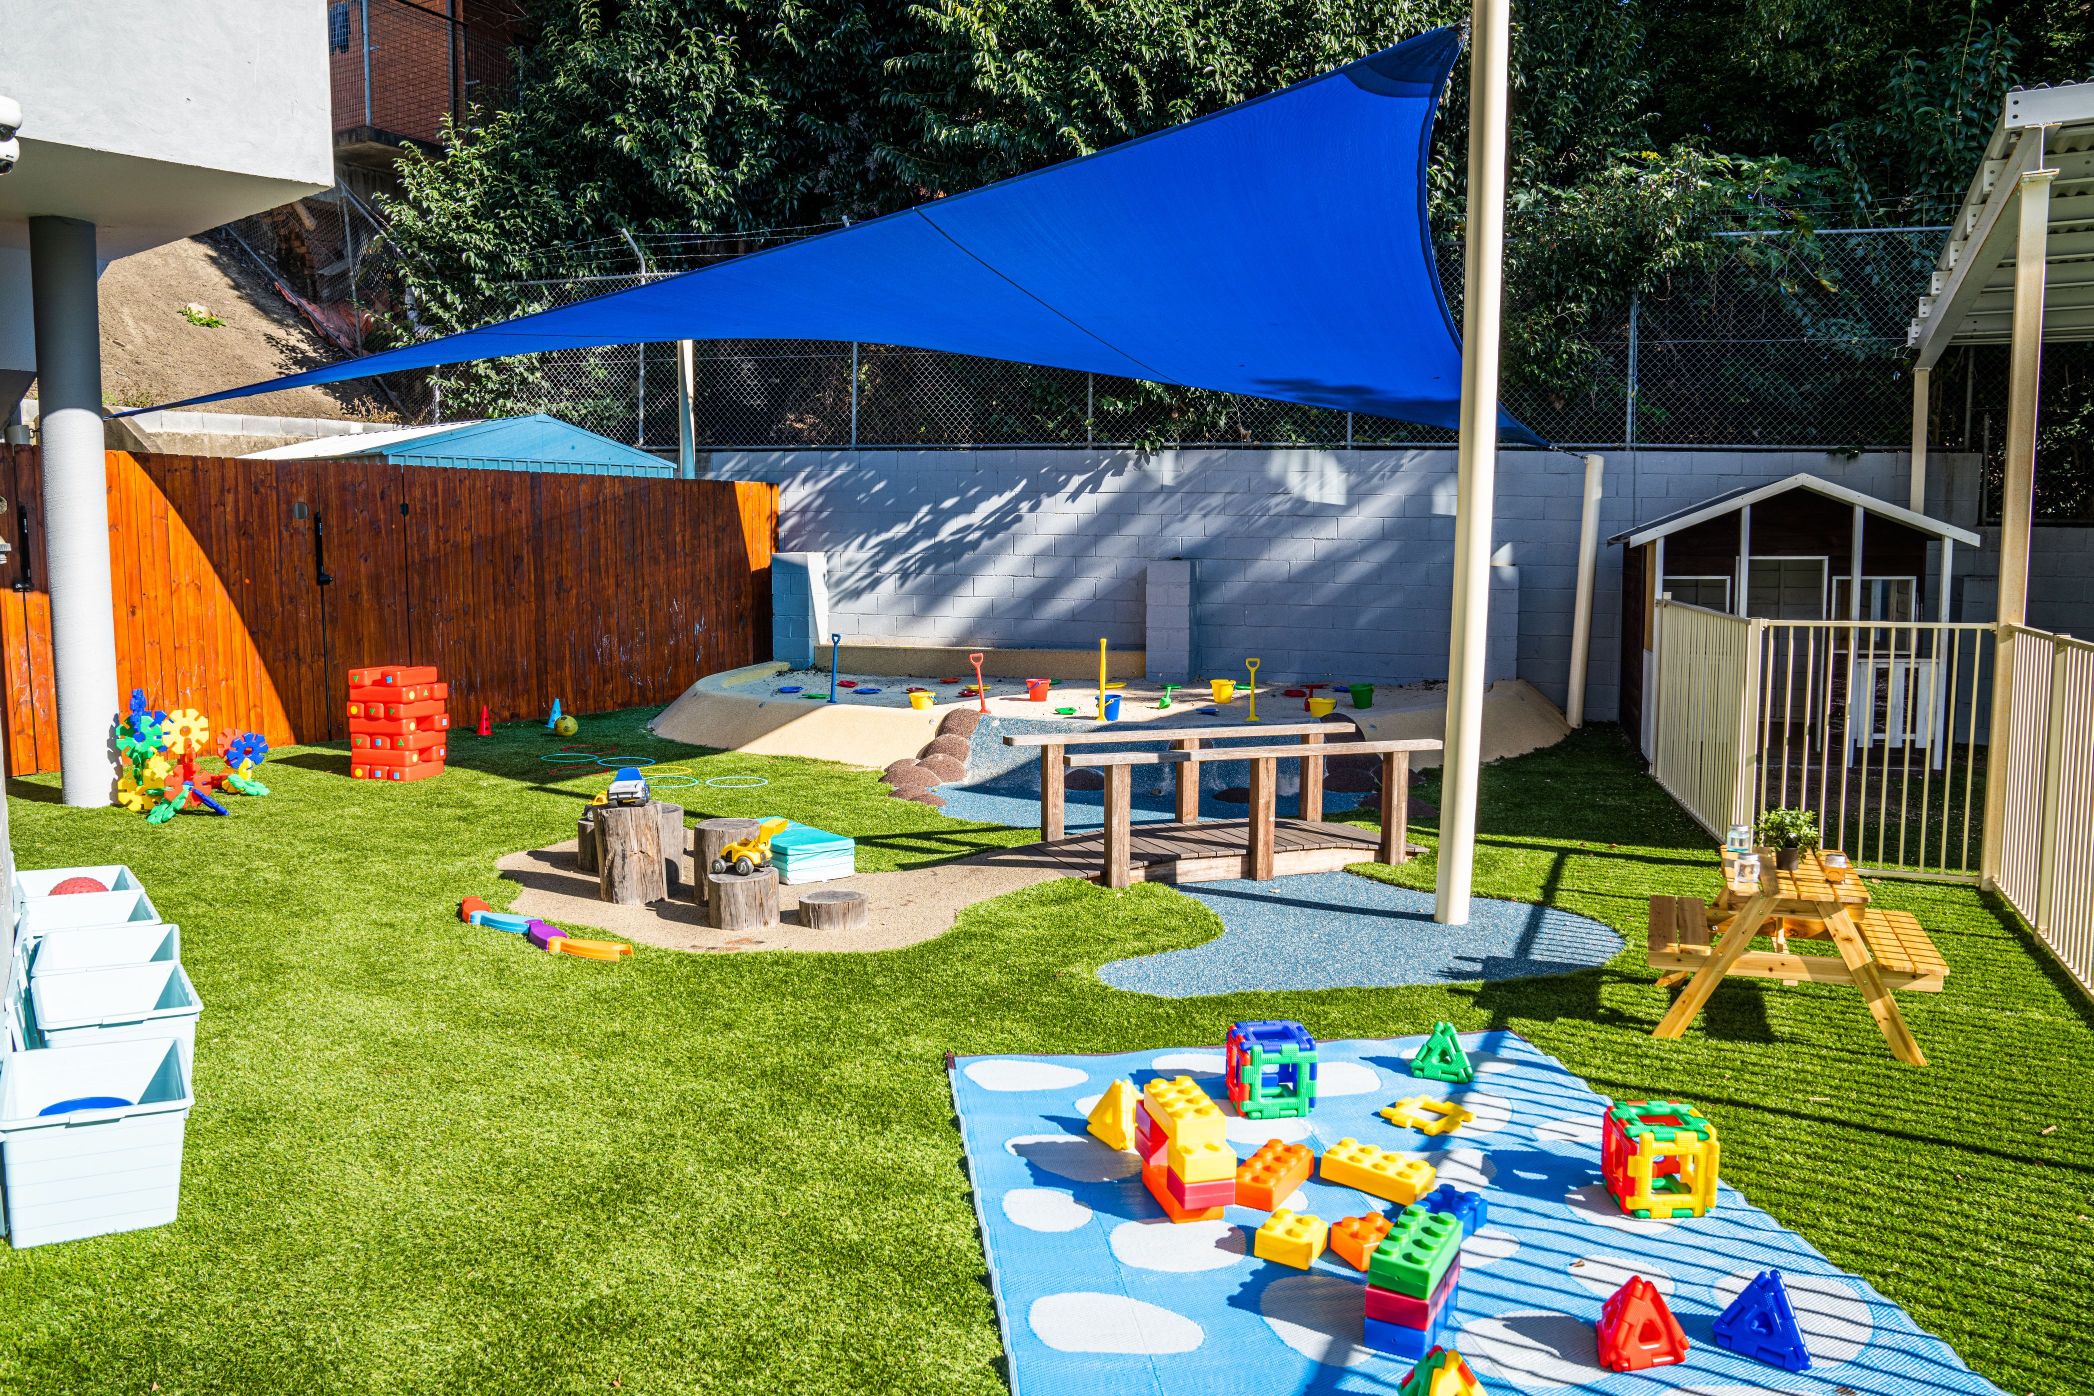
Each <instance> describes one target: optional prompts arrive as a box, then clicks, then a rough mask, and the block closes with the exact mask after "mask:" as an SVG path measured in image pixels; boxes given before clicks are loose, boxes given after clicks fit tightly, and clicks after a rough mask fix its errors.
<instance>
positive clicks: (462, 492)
mask: <svg viewBox="0 0 2094 1396" xmlns="http://www.w3.org/2000/svg"><path fill="white" fill-rule="evenodd" d="M0 452H4V453H0V494H4V495H5V497H6V499H7V502H8V510H7V512H6V513H5V514H4V515H0V527H4V529H5V531H6V536H7V540H8V542H9V544H10V546H11V547H12V549H13V552H12V553H11V555H10V556H9V557H8V558H7V560H6V563H5V564H4V566H0V583H4V584H5V589H4V590H0V682H4V683H5V685H6V693H5V702H4V703H0V721H4V724H5V733H6V740H7V743H8V746H7V754H8V769H9V770H10V771H11V772H14V773H17V774H26V773H30V772H35V771H49V770H56V769H57V766H58V732H57V703H56V696H55V691H54V687H53V683H52V673H51V625H50V609H51V608H50V597H49V594H48V593H47V592H46V591H45V590H44V587H45V585H46V579H45V571H44V543H43V527H42V522H43V519H42V512H43V511H42V491H41V489H40V487H39V475H38V465H37V456H36V452H35V451H34V450H28V449H19V448H17V449H13V450H5V448H0ZM107 469H108V474H109V531H110V551H111V573H112V582H113V585H114V592H115V613H116V615H115V619H116V653H117V681H118V683H119V685H120V686H121V688H122V690H123V691H124V692H125V693H128V692H129V690H130V689H132V688H143V689H145V690H146V692H147V693H148V694H149V695H150V696H151V698H152V699H153V701H154V703H155V704H156V705H157V706H160V707H163V708H173V707H177V706H193V707H197V708H201V709H203V710H204V711H205V712H206V713H207V714H209V715H210V717H211V719H212V721H213V723H214V725H218V726H232V727H236V728H251V729H253V730H255V731H259V732H261V733H262V734H263V735H264V736H266V737H268V739H269V740H270V741H271V742H289V741H328V740H339V739H340V738H342V737H344V736H345V735H346V720H345V716H344V713H343V703H344V701H345V689H346V684H347V679H346V674H347V671H348V670H349V669H351V668H353V667H355V666H357V665H362V664H373V663H389V662H398V663H408V664H433V665H436V666H437V668H438V669H439V670H441V671H442V673H443V675H444V677H445V678H446V679H447V680H448V681H449V682H450V685H451V718H452V722H453V724H454V725H468V724H470V723H472V722H473V721H475V720H476V719H477V718H478V716H479V711H480V705H481V704H483V703H484V704H486V705H487V706H488V708H490V709H491V710H492V711H493V713H494V715H495V717H496V718H497V719H498V720H515V719H518V718H526V717H533V716H537V715H539V714H542V713H543V712H544V711H545V710H546V708H547V707H548V706H549V705H550V704H551V702H552V700H553V699H554V698H559V699H560V700H561V702H562V704H563V705H564V706H565V707H566V708H567V709H568V710H570V711H574V712H594V711H604V710H607V709H612V708H621V707H635V706H641V705H645V704H652V703H666V702H668V701H670V700H671V699H673V698H675V697H676V696H677V695H678V694H680V693H681V692H683V690H684V689H685V688H687V687H688V686H689V685H690V684H691V683H692V682H693V681H694V680H696V679H697V678H699V677H700V676H702V675H704V674H708V673H712V672H714V671H716V670H719V669H728V668H733V667H735V666H737V665H741V664H747V663H750V662H752V661H753V660H755V659H756V658H757V657H758V656H759V654H760V653H767V652H768V649H769V632H770V570H769V569H770V560H771V552H772V549H773V548H774V547H775V545H776V540H777V528H778V516H777V502H778V493H777V487H776V486H773V485H763V484H750V483H743V482H729V481H718V480H661V479H632V478H624V477H605V476H581V475H538V474H525V473H521V472H513V471H498V470H445V469H436V468H430V467H425V466H398V465H383V464H360V463H354V462H341V461H264V460H224V459H208V458H199V457H190V456H156V455H132V454H130V453H127V452H121V451H112V452H110V453H109V454H108V457H107ZM114 716H115V714H113V713H112V714H111V717H112V718H113V717H114Z"/></svg>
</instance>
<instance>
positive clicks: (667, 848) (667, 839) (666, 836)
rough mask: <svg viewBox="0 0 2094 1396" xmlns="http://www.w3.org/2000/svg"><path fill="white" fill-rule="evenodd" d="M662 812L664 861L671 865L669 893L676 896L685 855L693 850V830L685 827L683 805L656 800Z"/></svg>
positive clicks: (656, 804) (681, 877)
mask: <svg viewBox="0 0 2094 1396" xmlns="http://www.w3.org/2000/svg"><path fill="white" fill-rule="evenodd" d="M654 803H655V807H656V808H657V809H659V810H661V812H662V861H663V862H665V863H667V864H668V867H669V895H670V896H672V897H673V896H675V895H676V889H677V886H678V884H679V883H680V882H681V881H682V879H683V857H684V855H685V854H686V853H689V852H690V851H691V831H690V830H689V829H686V828H685V827H684V823H683V806H682V805H672V804H669V803H668V802H667V801H665V800H656V801H655V802H654Z"/></svg>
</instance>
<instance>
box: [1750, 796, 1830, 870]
mask: <svg viewBox="0 0 2094 1396" xmlns="http://www.w3.org/2000/svg"><path fill="white" fill-rule="evenodd" d="M1821 837H1822V835H1821V834H1820V833H1819V830H1818V812H1817V811H1816V810H1807V809H1770V810H1768V811H1767V812H1766V813H1765V814H1763V815H1761V816H1760V822H1759V838H1760V842H1761V843H1763V844H1767V845H1769V846H1770V847H1772V848H1773V849H1774V865H1775V866H1776V867H1778V868H1780V869H1781V870H1782V871H1783V872H1794V871H1795V870H1796V865H1797V864H1798V863H1800V862H1802V861H1803V850H1804V849H1806V848H1816V847H1817V846H1818V840H1819V839H1820V838H1821Z"/></svg>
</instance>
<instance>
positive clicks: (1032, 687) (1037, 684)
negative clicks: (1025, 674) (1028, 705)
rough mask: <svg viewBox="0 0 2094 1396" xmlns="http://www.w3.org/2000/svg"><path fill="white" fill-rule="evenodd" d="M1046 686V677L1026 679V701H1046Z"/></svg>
mask: <svg viewBox="0 0 2094 1396" xmlns="http://www.w3.org/2000/svg"><path fill="white" fill-rule="evenodd" d="M1047 688H1048V681H1047V680H1046V679H1027V680H1026V681H1025V698H1026V701H1027V702H1032V703H1044V702H1046V701H1047Z"/></svg>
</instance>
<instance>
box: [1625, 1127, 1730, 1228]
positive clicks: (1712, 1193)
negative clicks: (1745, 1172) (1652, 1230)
mask: <svg viewBox="0 0 2094 1396" xmlns="http://www.w3.org/2000/svg"><path fill="white" fill-rule="evenodd" d="M1721 1158H1722V1150H1721V1146H1720V1145H1719V1143H1718V1142H1717V1139H1716V1126H1714V1125H1713V1124H1711V1123H1709V1121H1708V1120H1707V1118H1705V1117H1704V1116H1703V1115H1702V1113H1701V1112H1700V1111H1699V1110H1697V1109H1695V1108H1694V1107H1693V1106H1691V1105H1685V1104H1682V1103H1680V1102H1679V1101H1672V1100H1622V1101H1616V1102H1615V1103H1614V1104H1613V1105H1611V1106H1609V1107H1608V1110H1607V1116H1606V1119H1605V1120H1604V1121H1603V1122H1602V1124H1601V1128H1600V1172H1601V1173H1602V1174H1604V1175H1605V1177H1606V1179H1607V1191H1608V1192H1610V1193H1612V1194H1613V1195H1614V1200H1615V1202H1616V1203H1617V1204H1619V1205H1620V1207H1621V1210H1622V1211H1624V1212H1626V1213H1628V1214H1629V1215H1630V1216H1632V1217H1698V1216H1702V1215H1704V1214H1705V1213H1707V1212H1708V1210H1709V1209H1710V1208H1712V1207H1714V1206H1715V1205H1716V1175H1717V1168H1718V1166H1719V1163H1720V1161H1721Z"/></svg>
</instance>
